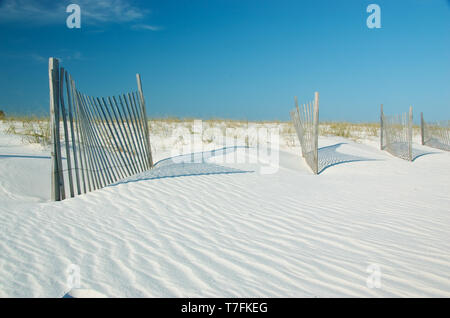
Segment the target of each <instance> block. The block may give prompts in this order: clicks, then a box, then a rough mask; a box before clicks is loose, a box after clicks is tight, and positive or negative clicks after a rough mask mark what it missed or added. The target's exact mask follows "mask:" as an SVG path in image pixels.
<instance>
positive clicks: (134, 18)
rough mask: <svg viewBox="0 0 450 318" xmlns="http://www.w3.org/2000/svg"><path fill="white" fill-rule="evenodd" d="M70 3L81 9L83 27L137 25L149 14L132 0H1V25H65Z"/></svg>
mask: <svg viewBox="0 0 450 318" xmlns="http://www.w3.org/2000/svg"><path fill="white" fill-rule="evenodd" d="M71 3H76V4H78V5H79V6H80V8H81V21H82V23H83V24H100V23H126V22H138V21H140V20H142V19H143V18H144V17H145V16H146V15H148V14H149V13H150V11H149V10H147V9H144V8H139V7H137V6H136V5H135V4H134V3H133V2H132V1H130V0H78V1H73V0H65V1H54V0H44V1H35V0H4V1H0V23H2V22H3V23H4V22H23V23H28V24H41V25H46V24H55V23H64V22H65V20H66V18H67V16H68V13H66V7H67V6H68V5H69V4H71Z"/></svg>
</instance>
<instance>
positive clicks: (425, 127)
mask: <svg viewBox="0 0 450 318" xmlns="http://www.w3.org/2000/svg"><path fill="white" fill-rule="evenodd" d="M420 132H421V136H422V145H425V146H429V147H433V148H438V149H441V150H446V151H450V120H443V121H439V122H434V123H426V122H425V120H424V119H423V113H420Z"/></svg>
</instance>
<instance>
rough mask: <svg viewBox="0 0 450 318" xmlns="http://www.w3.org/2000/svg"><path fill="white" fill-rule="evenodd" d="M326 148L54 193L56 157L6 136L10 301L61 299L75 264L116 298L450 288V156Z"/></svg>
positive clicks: (5, 291) (0, 156)
mask: <svg viewBox="0 0 450 318" xmlns="http://www.w3.org/2000/svg"><path fill="white" fill-rule="evenodd" d="M319 146H320V147H321V150H320V156H321V162H320V165H321V168H320V170H321V173H320V174H319V175H318V176H314V175H312V174H311V173H310V171H309V168H308V167H307V166H306V164H305V163H304V162H303V160H302V159H300V157H299V156H298V154H299V153H300V151H299V149H297V148H293V149H290V150H287V151H281V152H280V157H279V163H280V167H279V169H278V170H277V172H276V173H273V174H263V173H261V169H260V168H261V163H250V162H251V161H250V160H248V162H245V163H239V164H238V163H227V160H224V159H226V157H227V156H232V155H235V154H236V153H237V152H241V153H243V155H244V156H249V154H248V149H246V148H244V147H240V148H236V149H232V150H227V151H223V152H222V153H220V152H219V153H216V154H212V153H210V152H207V153H205V156H204V157H203V160H200V162H195V163H186V162H180V160H178V161H177V160H170V159H169V160H162V159H167V156H166V157H165V155H162V154H158V156H159V158H158V160H160V162H159V163H158V164H157V165H156V167H155V169H154V170H152V171H149V172H146V173H144V174H141V175H137V176H133V177H130V178H128V179H127V180H124V181H123V182H119V183H117V184H115V185H111V186H108V187H106V188H104V189H102V190H99V191H95V192H92V193H89V194H86V195H82V196H79V197H76V198H72V199H68V200H65V201H62V202H49V201H48V198H49V187H50V160H49V159H48V158H46V156H48V153H47V154H46V152H45V151H44V150H41V149H39V148H38V147H32V146H23V145H21V144H20V143H19V142H18V141H17V140H15V139H14V138H13V137H10V136H4V135H2V136H1V145H0V176H1V177H0V229H1V230H0V296H1V297H12V296H18V297H30V296H32V297H62V296H63V295H64V294H65V293H66V292H68V286H67V283H66V282H67V276H68V273H67V270H68V267H69V265H70V264H75V265H76V266H79V269H80V278H81V281H80V283H81V286H80V287H81V288H85V289H90V290H94V291H97V292H99V293H101V294H104V295H107V296H110V297H179V296H180V297H244V296H245V297H338V296H344V297H389V296H395V297H397V296H400V297H403V296H413V297H421V296H444V297H449V296H450V276H449V275H450V274H449V273H450V242H449V240H448V233H449V231H450V209H449V206H450V193H449V189H450V153H448V152H443V151H440V150H437V149H432V148H427V147H421V146H418V145H415V146H414V147H415V149H416V150H417V151H418V152H422V153H423V155H421V156H419V157H417V158H416V160H415V161H414V162H413V163H410V162H406V161H403V160H401V159H398V158H395V157H393V156H391V155H390V154H388V153H386V152H381V151H379V150H378V149H377V144H376V143H374V142H369V141H368V142H366V143H355V142H352V141H349V140H346V139H342V138H331V137H330V138H321V139H320V140H319ZM246 151H247V153H246ZM428 152H432V153H431V154H425V153H428ZM178 159H180V158H178ZM181 161H182V160H181ZM374 264H375V265H376V266H378V267H379V269H380V271H381V276H380V277H381V281H380V282H381V286H380V288H369V287H368V286H367V279H368V277H369V275H370V273H369V272H368V267H370V266H371V265H374Z"/></svg>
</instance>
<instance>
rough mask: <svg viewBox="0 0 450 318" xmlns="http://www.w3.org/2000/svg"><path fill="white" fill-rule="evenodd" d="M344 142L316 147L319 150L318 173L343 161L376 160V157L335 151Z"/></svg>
mask: <svg viewBox="0 0 450 318" xmlns="http://www.w3.org/2000/svg"><path fill="white" fill-rule="evenodd" d="M342 145H346V143H343V142H341V143H338V144H335V145H331V146H326V147H322V148H319V149H318V152H319V164H318V165H319V167H318V168H319V169H318V170H319V173H318V174H321V173H322V172H323V171H324V170H326V169H328V168H330V167H333V166H336V165H340V164H343V163H349V162H357V161H376V159H370V158H364V157H358V156H353V155H348V154H345V153H341V152H337V151H336V149H337V148H339V147H340V146H342Z"/></svg>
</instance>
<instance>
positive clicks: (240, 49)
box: [0, 0, 450, 121]
mask: <svg viewBox="0 0 450 318" xmlns="http://www.w3.org/2000/svg"><path fill="white" fill-rule="evenodd" d="M70 3H76V4H79V5H80V7H81V19H82V21H81V29H68V28H67V27H66V18H67V16H68V15H69V14H68V13H66V12H65V9H66V6H67V5H68V4H70ZM371 3H376V4H378V5H379V6H380V7H381V24H382V28H381V29H369V28H367V26H366V19H367V17H368V16H369V13H367V12H366V8H367V6H368V5H369V4H371ZM50 56H54V57H58V58H61V59H62V66H64V67H65V68H66V69H68V70H69V72H70V73H71V74H72V76H73V77H74V79H75V81H76V83H77V87H78V88H79V89H80V90H81V91H82V92H84V93H86V94H88V95H95V96H109V95H114V94H118V93H124V92H127V91H130V90H135V89H136V80H135V74H136V73H140V74H141V76H142V81H143V88H144V94H145V97H146V101H147V104H148V115H149V116H150V117H165V116H177V117H198V118H204V119H207V118H234V119H249V120H270V119H280V120H288V118H289V110H290V109H291V108H292V107H293V106H294V102H293V101H294V96H295V95H297V96H299V100H300V101H309V100H312V99H313V94H314V91H319V92H320V116H321V120H349V121H377V120H378V116H379V105H380V104H381V103H383V104H384V105H385V106H384V108H385V112H386V113H388V114H390V113H399V112H404V111H407V110H408V107H409V105H412V106H413V107H414V115H415V118H416V119H418V117H419V114H420V112H421V111H423V112H424V115H425V117H426V119H429V120H437V119H450V85H449V83H450V1H448V0H383V1H382V0H370V1H362V0H340V1H337V0H315V1H306V0H305V1H300V0H295V1H287V0H278V1H275V0H203V1H197V0H190V1H188V0H164V1H131V0H112V1H106V0H99V1H88V0H83V1H76V0H71V1H53V0H52V1H30V0H20V1H19V0H0V109H4V110H5V111H6V112H7V113H15V114H19V113H30V114H38V115H42V114H46V113H47V112H48V108H49V106H48V99H49V98H48V58H49V57H50Z"/></svg>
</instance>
